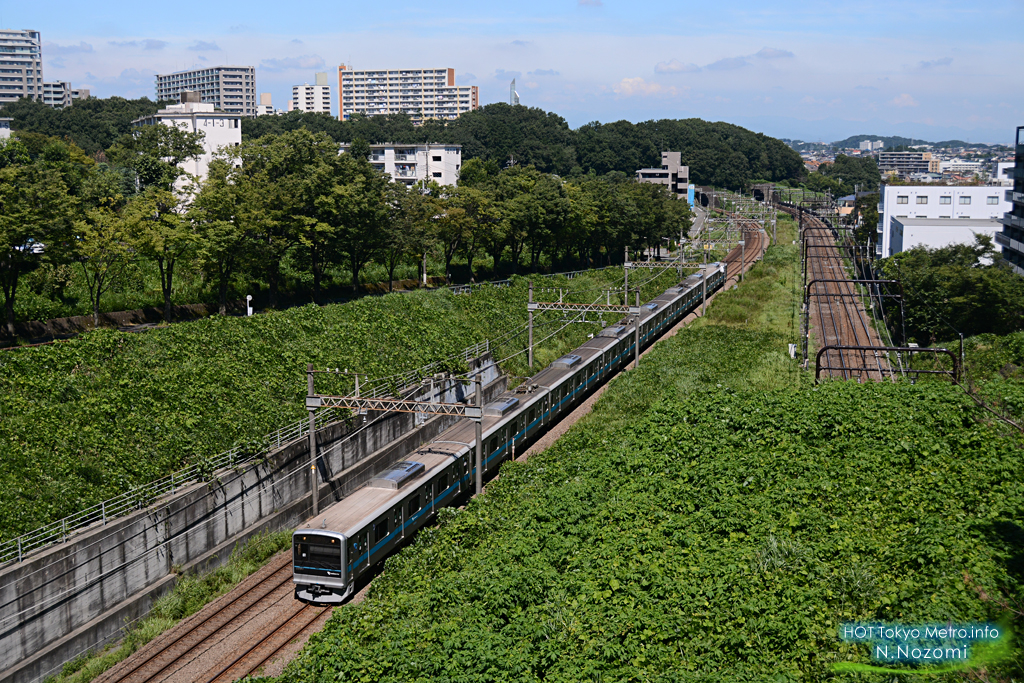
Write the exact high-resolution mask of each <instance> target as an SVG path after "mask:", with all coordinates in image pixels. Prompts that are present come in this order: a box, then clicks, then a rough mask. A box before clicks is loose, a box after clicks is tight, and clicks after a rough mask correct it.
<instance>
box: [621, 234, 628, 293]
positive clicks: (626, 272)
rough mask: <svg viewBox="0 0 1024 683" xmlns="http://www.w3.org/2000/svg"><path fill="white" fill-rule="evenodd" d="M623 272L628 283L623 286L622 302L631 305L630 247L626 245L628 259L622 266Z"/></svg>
mask: <svg viewBox="0 0 1024 683" xmlns="http://www.w3.org/2000/svg"><path fill="white" fill-rule="evenodd" d="M622 270H623V273H624V274H625V277H626V280H625V282H626V284H624V285H623V286H622V303H623V304H625V305H627V306H628V305H629V247H626V261H625V263H624V265H623V266H622Z"/></svg>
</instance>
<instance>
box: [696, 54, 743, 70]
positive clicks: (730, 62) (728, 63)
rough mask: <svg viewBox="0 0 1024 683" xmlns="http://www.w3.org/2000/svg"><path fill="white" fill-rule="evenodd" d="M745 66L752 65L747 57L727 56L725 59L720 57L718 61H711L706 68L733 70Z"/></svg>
mask: <svg viewBox="0 0 1024 683" xmlns="http://www.w3.org/2000/svg"><path fill="white" fill-rule="evenodd" d="M745 66H750V62H748V61H747V58H746V57H726V58H725V59H719V60H718V61H717V62H711V63H710V64H708V65H707V66H706V67H704V68H706V69H711V70H713V71H733V70H735V69H742V68H743V67H745Z"/></svg>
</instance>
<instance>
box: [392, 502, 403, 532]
mask: <svg viewBox="0 0 1024 683" xmlns="http://www.w3.org/2000/svg"><path fill="white" fill-rule="evenodd" d="M393 526H394V527H395V531H398V530H399V529H401V528H402V508H400V507H397V508H395V510H394V523H393Z"/></svg>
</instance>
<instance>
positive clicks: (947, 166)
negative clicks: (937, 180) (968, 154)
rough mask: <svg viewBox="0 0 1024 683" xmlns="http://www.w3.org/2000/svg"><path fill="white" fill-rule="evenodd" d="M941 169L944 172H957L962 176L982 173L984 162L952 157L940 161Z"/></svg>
mask: <svg viewBox="0 0 1024 683" xmlns="http://www.w3.org/2000/svg"><path fill="white" fill-rule="evenodd" d="M939 170H940V171H941V172H942V173H955V174H956V175H962V176H973V175H975V174H978V175H981V172H982V164H981V162H980V161H965V160H964V159H950V160H949V161H940V162H939Z"/></svg>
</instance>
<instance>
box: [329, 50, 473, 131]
mask: <svg viewBox="0 0 1024 683" xmlns="http://www.w3.org/2000/svg"><path fill="white" fill-rule="evenodd" d="M479 107H480V92H479V89H478V88H477V86H475V85H463V86H457V85H455V69H394V70H362V71H357V70H355V69H352V68H351V67H349V66H346V65H344V64H342V65H341V66H339V67H338V119H339V120H341V121H345V120H348V119H349V118H350V117H351V116H352V115H353V114H364V115H366V116H382V115H387V114H407V115H408V116H409V117H410V118H412V120H413V123H416V124H419V123H422V122H423V121H425V120H426V119H454V118H458V116H459V115H460V114H464V113H465V112H467V111H472V110H473V109H477V108H479Z"/></svg>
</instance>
